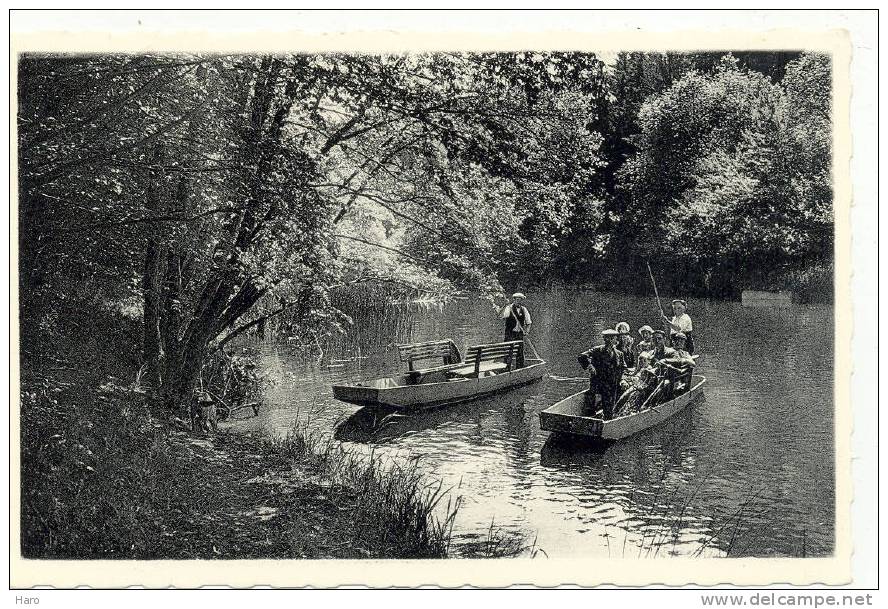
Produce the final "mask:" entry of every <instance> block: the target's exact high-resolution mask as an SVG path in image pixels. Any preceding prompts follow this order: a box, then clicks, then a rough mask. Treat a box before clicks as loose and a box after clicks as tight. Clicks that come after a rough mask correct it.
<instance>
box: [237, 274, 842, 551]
mask: <svg viewBox="0 0 888 609" xmlns="http://www.w3.org/2000/svg"><path fill="white" fill-rule="evenodd" d="M527 305H528V308H529V309H530V311H531V314H532V316H533V322H534V323H533V329H532V334H531V338H532V342H533V346H534V347H535V348H536V350H537V351H538V352H539V354H540V355H541V356H542V357H543V358H544V359H546V360H547V361H548V362H549V372H550V374H553V375H557V376H560V377H580V376H582V371H581V370H580V369H579V367H578V365H577V362H576V354H577V353H579V352H580V351H582V350H585V349H587V348H589V347H590V346H592V345H593V344H597V343H598V342H600V340H599V333H600V331H601V330H602V329H603V328H605V327H613V326H614V325H615V324H616V323H617V322H618V321H627V322H629V324H630V325H631V326H632V329H633V330H632V331H633V334H636V330H637V328H638V327H640V326H641V325H643V324H650V325H652V326H656V325H657V323H656V320H657V317H658V312H657V309H656V304H655V302H654V301H653V299H652V298H645V297H634V296H625V295H615V294H607V293H596V292H581V291H568V290H553V291H549V292H544V293H539V292H538V293H528V301H527ZM689 313H690V315H691V316H692V318H693V320H694V327H695V338H696V343H697V344H696V348H697V353H699V354H700V360H699V365H698V371H699V374H702V375H704V376H706V378H707V383H706V385H705V387H704V397H703V398H702V399H700V400H698V401H696V402H695V403H694V404H693V405H692V406H691V407H689V408H688V409H686V410H685V411H684V412H682V413H680V414H679V415H677V416H676V417H674V418H673V419H672V420H670V421H668V422H667V423H664V424H663V425H661V426H659V427H657V428H654V429H650V430H647V431H646V432H642V433H640V434H638V435H636V436H633V437H631V438H629V439H626V440H623V441H620V442H616V443H614V444H611V445H609V446H607V447H604V448H601V447H594V446H588V445H583V444H580V443H570V442H564V441H563V440H559V439H557V438H555V437H553V438H550V437H549V436H550V434H549V433H548V432H545V431H541V430H540V427H539V417H538V413H539V412H540V411H541V410H543V409H544V408H546V407H548V406H550V405H551V404H552V403H554V402H556V401H557V400H559V399H561V398H563V397H565V396H567V395H569V394H571V393H574V392H576V391H578V390H580V389H582V388H583V387H584V383H583V382H581V381H570V380H554V379H552V378H547V379H544V380H543V381H542V382H540V383H536V384H534V385H530V386H526V387H523V388H520V389H517V390H514V391H511V392H507V393H504V394H500V395H497V396H494V397H492V398H487V399H482V400H479V401H475V402H471V403H467V404H462V405H459V406H454V407H445V408H443V409H439V410H436V411H433V412H431V413H428V414H425V415H422V416H413V417H395V418H394V420H392V421H390V422H389V423H388V424H387V425H386V426H385V427H384V428H382V429H380V430H376V431H374V430H373V429H372V428H370V429H368V428H367V427H368V425H369V422H368V421H369V419H368V418H367V417H362V416H361V413H358V415H357V416H354V415H355V413H356V412H357V411H358V407H356V406H353V405H350V404H345V403H341V402H338V401H336V400H334V399H333V397H332V393H331V390H330V385H331V384H333V383H337V382H343V381H356V380H360V379H365V378H372V377H377V376H386V375H389V374H392V373H393V372H394V371H395V370H397V369H398V368H399V363H398V359H397V351H396V348H395V346H394V345H395V344H396V343H398V342H418V341H422V340H431V339H438V338H447V337H450V338H452V339H453V340H454V341H455V342H456V343H457V345H460V347H461V348H464V346H465V345H469V344H478V343H484V342H495V341H498V340H501V339H502V328H501V322H500V320H499V319H498V318H497V317H496V315H495V313H494V311H493V309H492V307H491V305H490V304H489V303H488V302H485V301H483V300H480V299H465V300H454V301H451V302H448V303H447V304H444V305H441V306H430V307H417V306H412V307H406V306H403V305H402V306H392V307H390V308H389V309H387V310H385V311H384V312H382V313H379V312H377V313H376V314H373V315H371V314H368V313H366V312H364V313H363V316H364V317H365V318H361V317H360V316H358V317H356V318H355V322H356V323H355V327H354V329H353V330H352V331H351V332H350V333H349V335H348V336H346V337H344V339H343V340H341V341H340V342H339V344H338V345H337V346H336V347H335V348H333V350H332V351H329V352H327V353H325V354H324V357H323V358H322V359H321V360H320V361H315V360H314V359H311V358H306V357H305V356H304V354H301V353H300V354H297V353H294V352H291V351H290V350H288V349H287V348H286V347H283V346H280V347H270V346H266V347H264V348H263V349H262V353H263V356H262V368H263V371H264V373H265V374H266V375H268V376H269V378H270V379H272V380H273V383H272V384H271V386H270V387H269V388H268V389H267V390H266V404H265V406H264V408H263V411H262V413H261V414H260V415H259V417H257V418H255V419H251V420H246V421H240V422H238V423H237V425H238V427H240V428H243V429H253V430H261V431H263V432H265V433H269V434H283V433H286V431H287V430H288V429H290V428H291V426H292V425H293V421H294V419H295V418H296V417H297V416H301V417H303V418H304V419H307V418H309V417H310V425H311V426H312V427H313V429H315V430H316V431H317V432H319V433H322V434H334V433H337V437H339V438H347V440H346V441H345V442H344V444H345V445H346V446H348V447H349V448H351V449H352V450H358V451H370V450H371V449H372V450H374V451H375V453H376V454H383V455H386V456H388V457H391V458H392V459H395V460H403V459H407V458H411V457H421V458H420V460H419V464H420V467H421V468H422V469H423V471H424V473H426V474H428V476H429V477H430V479H436V478H440V479H443V480H444V483H445V485H446V486H447V487H449V488H451V491H450V493H451V494H452V495H456V496H460V497H462V503H461V508H460V510H459V512H458V515H457V518H456V521H455V526H454V543H455V547H456V549H457V551H459V548H460V547H461V545H464V546H465V547H469V546H470V545H471V544H476V543H478V542H479V540H480V541H483V540H484V539H485V538H487V536H488V531H489V530H490V528H491V524H493V526H494V529H495V530H498V531H501V534H503V535H508V534H516V535H521V536H523V538H524V540H525V543H526V544H528V545H531V544H532V547H533V548H534V549H535V550H542V552H544V553H545V555H547V556H550V557H554V556H559V557H565V556H599V557H607V556H611V557H637V556H642V557H645V556H650V557H655V556H667V555H681V556H719V555H730V556H824V555H830V554H831V553H832V551H833V544H834V515H835V509H834V503H835V486H834V450H833V395H832V387H833V383H832V378H833V308H832V307H831V306H828V305H792V306H790V307H786V308H765V309H762V308H745V307H743V306H741V304H740V303H736V302H725V301H715V300H692V301H691V302H690V303H689ZM636 335H637V334H636ZM350 417H351V418H350ZM337 429H338V432H337Z"/></svg>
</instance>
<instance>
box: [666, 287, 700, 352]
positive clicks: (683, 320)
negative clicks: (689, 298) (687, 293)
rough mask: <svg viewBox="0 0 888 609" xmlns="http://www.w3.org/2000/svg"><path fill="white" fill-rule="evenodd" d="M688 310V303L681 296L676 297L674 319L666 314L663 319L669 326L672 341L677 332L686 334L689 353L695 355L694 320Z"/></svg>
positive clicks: (673, 303) (673, 302)
mask: <svg viewBox="0 0 888 609" xmlns="http://www.w3.org/2000/svg"><path fill="white" fill-rule="evenodd" d="M687 311H688V303H687V302H685V301H684V300H682V299H681V298H676V299H675V300H673V301H672V319H669V318H668V317H666V316H665V315H664V316H663V320H664V321H665V322H666V327H667V328H669V335H670V342H672V338H673V337H674V336H675V333H676V332H681V333H682V334H684V335H685V346H686V347H687V351H688V353H690V354H691V355H693V354H694V334H693V332H694V322H693V321H691V316H690V315H688V312H687Z"/></svg>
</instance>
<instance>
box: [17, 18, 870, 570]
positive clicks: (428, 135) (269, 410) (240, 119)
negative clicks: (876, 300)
mask: <svg viewBox="0 0 888 609" xmlns="http://www.w3.org/2000/svg"><path fill="white" fill-rule="evenodd" d="M830 36H832V35H830ZM827 38H828V40H827V43H824V44H818V43H816V40H815V43H814V44H807V45H806V44H798V43H797V42H796V41H795V40H792V39H788V40H787V43H786V44H785V45H781V44H778V43H775V42H774V40H770V41H769V43H768V44H767V45H765V47H766V48H760V47H761V45H753V44H750V45H743V44H738V43H737V40H736V39H734V38H732V39H728V42H729V43H730V44H726V45H725V46H724V47H723V48H722V47H718V46H713V45H712V44H711V42H710V43H708V44H705V45H701V48H699V49H696V48H683V47H682V45H679V44H675V45H672V46H670V45H661V46H656V45H649V46H648V47H646V48H643V49H639V48H638V45H627V46H626V47H625V48H619V47H618V46H617V47H615V46H614V44H613V43H610V44H607V45H602V48H600V49H599V48H597V47H596V43H595V40H588V41H587V42H586V44H585V47H584V48H583V49H582V50H577V49H576V46H575V45H573V44H571V45H565V46H564V47H563V48H561V47H559V46H558V41H557V39H556V40H554V41H552V42H550V44H548V45H539V46H538V47H530V48H526V47H525V46H523V45H521V44H519V45H518V46H515V47H511V48H502V49H500V48H493V49H487V48H481V49H477V50H475V49H473V48H465V47H464V46H463V45H457V44H454V45H453V50H448V49H447V48H446V47H445V48H438V49H435V50H425V49H424V48H423V47H420V48H417V49H416V50H403V49H401V50H381V51H373V50H370V51H368V50H364V49H362V48H360V47H358V48H356V49H352V48H348V47H346V46H343V47H341V48H338V49H333V50H331V49H325V50H317V51H305V50H303V48H304V47H302V46H300V45H297V44H294V45H293V47H292V51H290V50H287V49H280V48H278V49H276V50H274V51H265V50H255V51H254V50H250V49H245V50H243V51H230V50H227V49H223V50H214V49H205V48H202V47H200V46H198V45H196V48H195V49H194V50H190V49H188V45H187V41H186V42H185V45H184V47H182V46H177V47H176V48H175V49H173V50H169V49H166V48H162V47H158V48H157V49H156V50H153V49H152V48H149V47H146V48H145V49H142V50H132V49H126V48H124V49H122V50H121V49H118V48H109V49H108V50H104V51H102V50H98V51H96V50H83V49H82V48H76V49H72V50H64V49H59V48H58V45H53V44H50V45H49V46H48V50H39V49H37V50H27V49H26V50H23V51H20V52H19V53H18V54H17V55H16V56H15V57H14V59H13V63H12V70H13V72H14V73H13V74H11V77H12V78H13V79H14V80H13V82H14V90H13V91H12V96H13V110H12V112H13V119H12V121H13V123H14V128H15V135H14V140H13V142H12V146H13V147H14V148H15V151H14V152H15V161H14V165H13V173H14V178H15V186H14V195H15V197H16V201H17V207H16V209H17V216H16V217H15V218H14V219H13V222H14V223H15V225H16V232H15V235H16V241H15V244H14V245H15V246H17V252H16V253H17V256H16V258H17V261H13V264H16V265H17V266H16V267H15V269H16V273H17V275H14V277H13V278H12V281H17V284H18V289H17V311H13V317H14V322H15V323H16V324H17V330H18V332H17V339H16V340H17V347H16V348H17V352H18V355H17V359H18V371H17V372H18V374H17V376H18V379H17V382H18V395H17V400H18V405H17V410H15V411H13V412H14V418H15V425H14V426H13V433H14V435H15V438H14V439H15V444H14V446H15V447H16V448H17V457H16V458H17V466H16V467H17V472H16V475H17V478H18V483H19V484H18V488H17V489H16V492H17V495H18V505H17V507H16V511H15V512H14V517H15V518H16V523H15V528H17V531H18V538H17V539H14V540H13V541H12V546H13V553H15V552H16V551H18V552H19V553H20V558H21V559H23V560H24V561H25V562H27V563H32V564H35V565H39V564H40V562H42V561H60V560H64V561H75V562H74V563H67V564H82V565H83V568H84V569H88V568H89V564H90V562H91V561H95V560H96V559H101V560H103V561H107V560H110V561H185V560H193V559H201V560H203V561H215V562H204V563H202V564H204V565H208V566H205V567H202V568H204V569H209V570H212V569H213V568H214V567H213V565H215V564H224V563H226V562H230V561H232V560H235V561H255V560H258V559H263V560H275V561H302V562H297V563H296V564H299V565H301V564H314V563H317V564H327V565H329V569H330V571H331V572H333V571H335V570H336V569H337V567H336V564H337V563H336V562H335V561H342V560H348V561H366V562H367V563H368V564H374V565H381V566H380V567H379V568H381V569H385V568H386V567H385V565H386V564H391V565H395V564H398V563H397V562H396V561H398V560H404V559H447V560H450V561H457V562H461V563H465V564H466V565H472V564H476V561H478V559H491V560H492V561H495V564H498V565H500V566H499V568H500V569H509V566H508V565H509V564H510V563H509V561H513V562H514V564H523V565H527V564H530V567H525V568H530V569H533V568H535V567H534V565H540V568H543V567H544V566H545V565H546V564H550V565H551V564H559V561H564V560H566V559H567V560H570V561H583V560H587V559H588V560H595V561H599V562H600V563H602V564H603V563H608V564H631V565H636V566H632V567H624V568H626V569H632V570H635V571H639V570H640V571H641V572H642V573H643V572H644V570H645V569H647V567H646V566H645V565H651V564H655V565H656V566H657V568H667V569H668V568H671V567H670V564H676V565H677V564H686V561H687V560H688V559H694V560H699V561H701V564H702V563H703V562H705V563H706V564H710V563H715V564H719V562H720V564H730V560H731V559H798V560H800V561H804V560H807V559H834V558H839V557H841V556H845V555H847V554H848V553H849V547H848V541H847V539H845V538H844V537H843V535H844V527H843V526H842V525H841V522H842V516H843V515H844V517H845V518H847V514H846V513H845V512H846V511H847V505H846V503H850V498H849V497H850V496H849V495H845V497H844V498H845V501H844V502H843V501H841V499H842V492H841V490H840V486H841V483H840V482H838V480H841V479H842V477H843V476H846V471H845V469H846V467H847V463H845V462H844V461H841V460H837V448H836V447H837V443H840V442H845V441H847V438H845V436H846V435H849V432H848V429H849V426H847V425H846V426H843V425H839V424H838V423H837V422H838V421H840V420H841V416H842V415H840V414H839V413H840V409H839V403H840V401H841V402H844V401H846V400H847V396H846V395H845V394H844V391H845V390H844V389H842V390H841V391H840V390H839V389H837V388H839V387H846V376H847V375H848V371H847V368H845V367H843V366H842V365H840V364H837V362H838V361H839V358H840V357H845V356H846V353H845V350H846V348H847V345H846V344H845V343H844V342H837V337H840V336H841V335H842V333H841V332H839V331H838V330H837V324H838V323H839V322H838V321H837V320H838V319H840V318H839V316H838V315H837V307H838V306H839V305H838V304H837V303H838V301H839V299H840V298H844V296H841V295H840V294H839V293H838V292H837V290H841V291H844V290H846V288H845V283H844V282H845V281H846V277H844V276H840V275H839V274H837V268H838V267H837V257H838V256H845V255H846V253H845V252H844V251H842V252H841V253H837V252H838V250H839V249H840V246H841V247H846V246H847V234H845V237H844V241H843V238H841V237H840V236H839V228H838V227H839V225H840V224H841V223H842V222H847V219H846V218H845V216H846V214H847V213H848V209H849V202H848V200H847V199H845V198H840V197H839V196H838V193H839V192H840V190H839V189H837V179H839V178H837V175H838V174H837V163H836V153H837V147H838V146H837V135H836V127H835V126H836V124H839V123H840V124H841V125H842V126H843V129H845V128H846V127H845V121H846V120H847V117H845V116H844V115H839V116H838V118H837V115H836V112H837V108H839V111H840V112H844V113H847V107H846V104H847V91H846V90H842V91H839V90H837V88H836V83H837V82H838V79H837V70H840V69H841V70H844V69H845V65H844V64H846V63H847V57H846V56H845V55H842V56H841V57H837V56H836V55H835V54H834V53H833V52H832V51H831V50H830V49H831V48H841V49H844V48H845V47H843V46H842V45H841V44H839V45H835V44H834V42H833V41H834V40H836V37H835V36H832V37H829V36H828V37H827ZM839 39H841V37H839ZM676 42H679V41H676ZM180 44H181V43H180ZM830 45H832V46H830ZM684 46H686V45H684ZM845 46H847V43H846V44H845ZM672 47H678V48H672ZM146 49H147V50H146ZM842 62H844V63H842ZM842 73H844V72H842ZM842 84H843V86H844V82H842ZM841 152H842V154H848V153H847V152H846V151H841ZM841 160H843V161H844V162H845V163H846V164H847V159H841ZM840 169H841V168H840ZM842 170H843V171H846V169H842ZM842 179H843V178H842ZM846 230H847V229H846ZM843 243H844V244H845V245H842V244H843ZM843 302H844V301H843ZM855 331H863V332H868V331H869V330H867V329H860V328H857V329H856V330H855ZM844 340H845V339H844V338H842V339H841V341H844ZM14 399H15V398H14ZM846 415H847V413H846ZM839 470H840V471H839ZM845 492H847V490H846V491H845ZM630 559H631V560H632V561H641V562H631V563H627V561H628V560H630ZM328 561H333V562H328ZM528 561H530V562H529V563H528ZM183 564H184V563H183ZM287 564H291V565H292V564H293V563H287ZM348 564H351V565H353V563H351V562H349V563H348ZM480 564H482V565H483V564H488V563H486V562H482V563H480ZM490 564H493V562H490ZM577 564H579V563H577ZM596 564H598V563H596ZM760 564H761V563H760ZM78 568H79V567H78ZM173 568H175V566H174V567H173ZM298 568H302V567H298ZM350 569H357V570H358V571H355V572H358V573H359V572H360V571H359V570H360V569H361V567H360V566H357V567H355V566H351V567H350ZM37 572H38V573H39V569H38V570H37ZM636 574H638V573H636ZM594 576H595V575H594V573H590V574H589V577H592V578H594ZM837 576H838V575H837ZM641 577H642V578H643V577H644V576H643V575H641ZM683 577H684V578H685V581H688V582H693V581H694V579H693V577H694V575H693V574H692V573H685V574H684V575H683ZM616 579H618V578H614V579H612V580H606V581H616ZM719 581H722V580H719ZM725 581H728V580H725ZM780 581H783V580H780ZM35 583H38V584H39V583H44V582H41V581H39V577H37V581H36V582H35ZM47 583H49V582H47ZM134 583H136V582H134ZM429 583H435V582H429ZM762 583H765V582H762Z"/></svg>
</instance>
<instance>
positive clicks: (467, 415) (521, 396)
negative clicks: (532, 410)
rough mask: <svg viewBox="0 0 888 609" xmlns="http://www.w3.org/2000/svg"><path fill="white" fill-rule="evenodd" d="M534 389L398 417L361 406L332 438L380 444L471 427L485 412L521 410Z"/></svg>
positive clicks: (534, 387)
mask: <svg viewBox="0 0 888 609" xmlns="http://www.w3.org/2000/svg"><path fill="white" fill-rule="evenodd" d="M538 386H539V383H533V384H530V385H526V386H524V387H520V388H517V389H513V390H512V391H510V392H508V393H498V394H496V395H493V396H489V397H486V398H481V399H478V400H472V401H469V402H463V403H461V404H453V405H450V406H440V407H438V408H434V409H431V410H425V411H422V412H418V413H414V414H402V413H400V412H398V411H397V410H395V409H389V408H384V407H382V408H381V407H379V406H364V407H363V408H360V409H359V410H358V411H356V412H355V413H354V414H352V415H351V416H350V417H348V418H347V419H345V420H344V421H342V422H341V423H340V424H339V425H337V426H336V429H335V431H334V432H333V437H334V438H335V439H337V440H340V441H344V442H360V443H363V444H384V443H386V442H390V441H392V440H395V439H397V438H404V437H406V436H409V435H411V434H414V433H417V432H420V431H425V430H429V429H434V428H437V427H440V426H442V425H452V424H460V423H471V422H474V421H477V420H478V419H479V417H481V416H482V414H484V413H487V412H491V411H507V412H511V411H514V410H515V409H517V408H521V407H523V405H524V403H525V402H526V401H527V400H528V399H529V398H531V397H532V396H533V395H535V394H536V393H537V390H536V388H537V387H538Z"/></svg>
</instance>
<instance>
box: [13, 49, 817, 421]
mask: <svg viewBox="0 0 888 609" xmlns="http://www.w3.org/2000/svg"><path fill="white" fill-rule="evenodd" d="M18 68H19V69H18V115H17V116H18V134H19V137H18V162H19V172H18V188H19V200H18V205H19V280H20V288H21V290H20V300H21V320H22V332H23V339H24V341H25V343H24V344H25V345H26V346H27V345H28V344H36V343H35V341H39V340H51V337H52V334H53V332H58V331H60V328H61V327H63V325H64V319H63V317H64V311H65V309H66V307H75V306H76V307H96V311H97V314H101V311H109V310H114V311H122V312H125V313H127V314H129V315H131V316H132V317H134V318H137V319H138V320H139V323H140V325H141V328H142V331H141V338H140V343H141V353H142V360H143V362H144V366H145V369H146V379H148V381H149V382H150V383H151V384H152V385H153V386H154V387H155V388H156V389H157V390H158V392H159V394H160V395H162V396H163V398H164V399H165V400H166V401H167V402H168V403H169V404H170V405H171V406H176V405H181V404H183V403H185V402H187V400H188V398H189V396H190V395H191V392H192V390H193V388H194V386H195V384H196V383H197V382H199V377H200V373H201V367H202V365H203V362H204V361H205V359H206V357H207V356H208V355H209V354H211V353H213V352H215V351H217V350H219V349H220V348H222V347H224V345H225V344H226V343H227V342H228V341H230V340H232V339H234V338H235V337H237V336H239V335H241V334H243V333H244V332H249V331H256V330H260V329H261V328H263V327H264V325H265V324H266V323H267V322H270V321H272V320H277V321H281V320H286V323H287V324H288V328H289V330H288V331H290V332H293V333H298V332H303V333H304V332H310V331H316V330H317V328H321V327H325V328H335V327H336V326H337V325H340V324H345V323H349V322H350V320H349V319H348V317H347V316H346V315H345V314H344V313H343V312H341V311H339V310H337V308H336V307H335V306H333V305H332V304H331V295H332V294H334V293H335V292H336V290H341V289H346V288H348V287H349V286H352V287H355V286H361V285H365V284H373V285H375V286H380V285H382V286H387V290H388V293H389V294H390V295H392V297H395V296H397V295H410V294H417V293H434V294H441V293H446V292H448V291H453V290H461V289H472V290H481V291H488V292H495V291H498V290H499V289H500V285H501V283H506V282H509V283H514V282H517V281H523V282H526V281H539V280H541V279H543V278H546V279H553V280H561V281H566V282H594V283H596V284H599V285H600V286H603V287H612V288H614V289H643V288H644V287H645V286H646V284H645V283H644V281H643V278H644V275H643V274H639V269H641V268H643V266H644V262H645V261H647V260H650V262H651V264H652V265H655V266H656V268H657V270H658V272H659V273H661V275H662V277H663V280H664V282H667V283H669V284H671V285H672V286H673V287H674V288H676V289H682V290H685V291H689V292H692V293H700V294H712V295H730V294H732V293H733V292H735V291H736V290H737V289H738V288H739V287H741V286H742V285H745V283H744V282H746V283H749V284H750V285H753V284H755V285H766V284H768V285H770V283H773V282H775V281H776V282H779V281H780V280H781V279H780V277H778V275H779V273H780V272H782V271H781V269H795V270H797V269H800V268H806V265H812V264H813V265H818V264H820V265H823V264H826V265H829V264H830V262H831V253H832V194H831V180H830V158H831V156H830V155H831V131H830V124H831V119H830V112H831V110H830V92H831V86H830V79H831V70H830V63H829V58H827V57H823V56H818V55H811V54H801V53H768V54H755V53H745V54H741V53H735V54H733V55H727V56H725V55H724V54H721V53H715V54H713V53H709V54H693V55H679V54H671V53H667V54H657V53H622V54H619V55H618V56H617V57H616V58H615V59H614V60H613V61H609V62H606V61H603V60H602V59H601V58H599V57H596V56H595V55H593V54H588V53H557V52H547V53H534V52H526V53H508V54H495V53H487V54H467V53H439V54H431V55H386V56H371V55H336V54H330V55H286V56H261V57H259V56H243V55H230V56H220V55H216V56H192V55H176V56H170V55H139V56H134V55H101V56H99V55H67V56H26V57H23V58H21V59H20V61H19V66H18ZM633 269H634V270H633ZM769 282H770V283H769ZM28 341H31V343H29V342H28ZM26 351H27V349H26Z"/></svg>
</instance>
